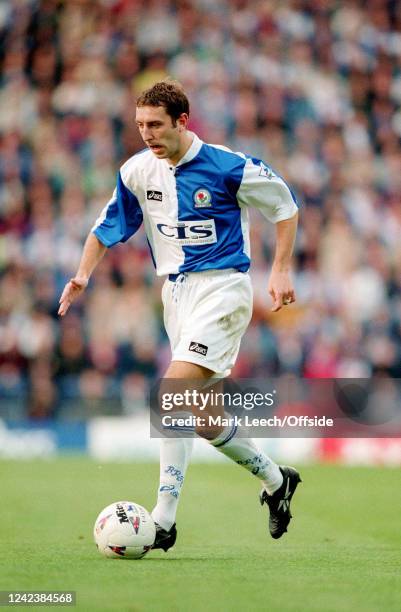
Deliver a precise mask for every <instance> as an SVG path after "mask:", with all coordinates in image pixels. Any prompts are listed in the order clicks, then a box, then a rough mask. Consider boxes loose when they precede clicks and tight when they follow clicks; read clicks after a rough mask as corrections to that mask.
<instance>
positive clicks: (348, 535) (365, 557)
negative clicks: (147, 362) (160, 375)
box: [0, 457, 401, 612]
mask: <svg viewBox="0 0 401 612" xmlns="http://www.w3.org/2000/svg"><path fill="white" fill-rule="evenodd" d="M301 474H302V477H303V481H304V482H303V483H302V484H301V485H300V486H299V488H298V491H297V494H296V496H295V498H294V502H293V508H292V509H293V514H294V520H293V522H292V523H291V525H290V530H289V532H288V533H287V534H285V535H284V536H283V538H282V539H281V540H278V541H274V540H272V539H271V538H270V536H268V534H267V513H266V510H265V509H264V508H263V509H262V508H261V507H260V506H259V503H258V499H257V494H258V490H259V488H258V482H257V481H256V479H254V478H253V477H251V476H250V475H249V474H248V473H247V472H245V471H244V470H241V469H240V468H238V467H237V466H235V465H230V464H229V463H228V462H227V464H225V463H224V464H219V465H216V466H214V465H197V464H193V465H191V466H190V468H189V470H188V475H187V480H186V482H185V485H184V489H183V492H182V498H181V505H180V508H179V514H178V540H177V544H176V546H175V547H174V548H173V549H171V550H170V551H169V552H168V553H167V554H166V553H164V552H163V551H154V552H151V553H150V554H149V555H147V556H146V557H145V558H144V559H142V560H140V561H127V560H123V559H116V560H114V559H110V560H109V559H105V558H103V557H101V556H100V555H99V554H98V552H97V550H96V548H95V546H94V544H93V541H92V527H93V523H94V520H95V518H96V516H97V514H98V512H100V510H101V509H102V508H103V507H104V506H106V505H107V504H109V503H111V502H113V501H117V500H119V499H131V500H133V501H136V502H138V503H140V504H142V505H144V506H145V507H147V508H148V509H149V510H150V509H151V508H152V506H153V503H154V500H155V494H156V493H155V492H156V489H157V482H158V466H157V465H156V464H136V463H131V464H128V463H124V464H105V465H98V464H97V463H95V462H93V461H91V460H89V459H86V458H80V457H71V458H61V459H57V460H54V461H32V462H13V461H1V462H0V482H1V521H0V542H1V553H2V554H1V557H0V559H1V560H0V590H14V589H15V590H17V589H18V590H58V589H59V590H75V591H76V592H77V608H75V609H79V610H85V611H91V610H100V611H101V610H116V611H127V612H128V611H131V612H140V611H149V612H154V611H156V612H157V611H159V610H160V611H161V610H163V611H168V612H169V611H179V612H181V611H182V612H187V611H190V612H197V611H201V610H202V611H204V610H207V611H208V612H214V611H222V612H226V611H227V612H236V611H238V612H239V611H241V612H244V611H245V612H248V611H249V612H255V611H259V610H260V611H262V610H263V611H264V610H267V611H269V612H276V611H277V612H278V611H279V610H280V611H285V612H286V611H294V612H303V611H305V612H314V611H316V612H322V611H323V610H324V611H327V612H331V611H333V612H345V611H352V612H359V611H361V612H378V611H386V612H391V611H393V610H394V611H395V610H397V612H398V611H399V610H400V607H401V579H400V570H401V562H400V558H401V555H400V553H401V530H400V517H401V513H400V508H401V487H400V474H399V470H396V469H385V468H383V469H380V468H345V467H335V466H314V467H304V468H303V469H302V470H301ZM5 609H6V608H5ZM24 609H28V608H25V607H24ZM29 609H32V608H29ZM42 609H43V608H42ZM51 609H52V610H53V609H54V610H55V609H60V608H56V607H54V606H53V607H51Z"/></svg>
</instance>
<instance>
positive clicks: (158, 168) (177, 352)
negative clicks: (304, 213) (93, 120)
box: [59, 80, 300, 551]
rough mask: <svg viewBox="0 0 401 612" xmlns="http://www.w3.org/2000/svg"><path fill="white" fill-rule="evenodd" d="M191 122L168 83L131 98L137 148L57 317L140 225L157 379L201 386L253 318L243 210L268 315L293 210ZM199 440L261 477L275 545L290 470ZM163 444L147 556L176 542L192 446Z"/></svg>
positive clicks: (223, 443) (286, 292)
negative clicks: (161, 374)
mask: <svg viewBox="0 0 401 612" xmlns="http://www.w3.org/2000/svg"><path fill="white" fill-rule="evenodd" d="M188 119H189V102H188V98H187V96H186V94H185V92H184V91H183V89H182V87H181V85H180V84H179V83H177V82H175V81H170V80H167V81H161V82H159V83H156V84H155V85H154V86H153V87H151V88H150V89H148V90H146V91H145V92H144V93H142V95H141V96H140V97H139V99H138V101H137V108H136V123H137V126H138V129H139V132H140V134H141V137H142V139H143V141H144V143H145V144H146V149H144V150H143V151H140V152H139V153H136V154H135V155H133V156H132V157H131V158H130V159H129V160H128V161H127V162H125V164H124V165H123V166H122V167H121V169H120V171H119V173H118V178H117V186H116V189H115V191H114V194H113V196H112V198H111V200H110V201H109V202H108V204H107V205H106V206H105V208H104V209H103V211H102V212H101V214H100V216H99V218H98V219H97V221H96V223H95V225H94V226H93V228H92V230H91V232H90V233H89V235H88V237H87V240H86V242H85V246H84V249H83V253H82V258H81V262H80V265H79V268H78V271H77V273H76V275H75V276H74V278H72V279H71V280H70V281H69V282H68V283H67V284H66V286H65V288H64V291H63V293H62V296H61V298H60V308H59V314H60V315H61V316H64V315H65V314H66V313H67V311H68V308H69V307H70V305H71V303H72V302H73V301H74V300H75V299H76V298H77V297H78V296H79V295H80V294H81V293H82V292H83V291H84V290H85V288H86V286H87V285H88V281H89V278H90V276H91V274H92V272H93V270H94V269H95V267H96V265H97V264H98V263H99V261H100V260H101V258H102V257H103V255H104V253H105V251H106V250H107V249H108V248H110V247H112V246H113V245H115V244H117V243H118V242H125V241H126V240H128V239H129V238H130V237H131V236H132V235H133V234H135V232H136V231H137V230H138V228H139V227H140V225H141V224H142V222H143V223H144V226H145V231H146V235H147V238H148V242H149V247H150V251H151V256H152V259H153V262H154V264H155V267H156V273H157V275H159V276H166V280H165V283H164V286H163V290H162V300H163V305H164V323H165V327H166V331H167V334H168V336H169V340H170V344H171V351H172V359H171V363H170V365H169V367H168V369H167V372H166V373H165V378H166V379H186V380H191V379H192V380H200V381H204V382H205V384H207V381H208V380H210V381H211V380H212V379H213V378H219V377H220V378H221V377H224V376H227V375H228V374H229V373H230V370H231V368H232V367H233V366H234V363H235V360H236V358H237V355H238V351H239V346H240V341H241V338H242V336H243V334H244V332H245V330H246V328H247V326H248V324H249V321H250V319H251V315H252V287H251V282H250V278H249V275H248V269H249V266H250V261H251V260H250V244H249V224H248V208H249V207H254V208H257V209H259V210H260V211H261V213H262V214H263V215H264V216H265V217H266V218H267V219H268V220H269V221H271V222H272V223H274V224H275V226H276V249H275V256H274V261H273V264H272V271H271V274H270V279H269V283H268V291H269V293H270V295H271V296H272V299H273V307H272V310H273V311H278V310H280V309H281V308H282V307H283V306H286V305H288V304H291V303H292V302H294V301H295V293H294V288H293V285H292V282H291V279H290V275H289V270H290V261H291V256H292V251H293V246H294V240H295V234H296V226H297V216H298V209H297V205H296V200H295V198H294V196H293V194H292V193H291V191H290V189H289V188H288V186H287V185H286V183H285V182H284V181H283V180H282V179H281V178H280V177H279V176H277V175H276V174H275V173H274V172H273V171H272V170H271V168H269V167H268V166H267V165H265V164H264V163H263V162H262V161H261V160H258V159H254V158H252V157H249V156H247V155H244V154H243V153H234V152H232V151H231V150H230V149H228V148H226V147H223V146H219V145H209V144H206V143H204V142H202V141H201V140H200V139H199V138H198V136H196V134H194V133H193V132H191V131H189V130H188ZM134 314H135V313H133V315H134ZM199 433H200V435H201V436H203V437H204V438H206V439H207V440H208V442H209V443H210V444H212V445H213V446H214V447H215V448H216V450H218V451H219V452H221V453H223V454H224V455H226V456H227V457H229V458H230V459H232V460H233V461H234V462H236V463H238V464H239V465H242V466H243V467H245V468H246V469H247V470H248V471H250V472H251V473H252V474H253V475H255V476H256V477H257V478H258V479H259V480H261V484H262V491H261V494H260V502H261V504H262V505H263V504H264V503H266V504H267V506H268V508H269V530H270V534H271V536H272V537H273V538H275V539H277V538H280V537H281V536H282V535H283V533H285V532H286V531H287V526H288V524H289V522H290V519H291V513H290V502H291V498H292V496H293V494H294V492H295V489H296V487H297V485H298V482H300V476H299V474H298V472H297V471H296V470H295V469H294V468H290V467H285V466H278V465H276V464H275V463H274V462H273V461H272V460H271V459H270V458H269V457H268V456H267V455H265V454H264V453H263V452H261V451H260V450H259V449H258V448H257V447H256V445H255V443H254V442H253V441H252V440H251V439H249V438H247V437H242V436H240V435H238V434H239V431H238V428H237V426H236V425H232V426H228V427H223V426H221V427H217V426H215V427H214V428H211V429H210V428H209V430H207V428H206V430H205V431H204V432H199ZM160 445H161V446H160V485H159V492H158V499H157V504H156V506H155V508H154V509H153V512H152V517H153V519H154V521H155V523H156V540H155V543H154V546H153V548H162V549H163V550H165V551H167V550H168V549H169V548H171V547H172V546H173V545H174V543H175V541H176V537H177V530H176V525H175V517H176V512H177V507H178V501H179V496H180V491H181V488H182V485H183V482H184V478H185V473H186V469H187V466H188V463H189V461H190V457H191V452H192V445H193V438H175V439H172V438H166V439H162V440H161V441H160Z"/></svg>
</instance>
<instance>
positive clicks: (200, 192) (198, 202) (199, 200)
mask: <svg viewBox="0 0 401 612" xmlns="http://www.w3.org/2000/svg"><path fill="white" fill-rule="evenodd" d="M194 202H195V208H207V207H208V206H211V205H212V194H211V193H210V191H208V190H207V189H197V190H196V191H195V193H194Z"/></svg>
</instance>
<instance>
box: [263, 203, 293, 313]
mask: <svg viewBox="0 0 401 612" xmlns="http://www.w3.org/2000/svg"><path fill="white" fill-rule="evenodd" d="M297 224H298V213H295V215H294V216H293V217H291V218H290V219H285V220H284V221H278V223H276V252H275V255H274V260H273V266H272V271H271V274H270V278H269V284H268V291H269V293H270V295H271V297H272V299H273V306H272V308H271V310H272V311H273V312H277V311H278V310H280V308H281V307H282V306H283V304H291V303H292V302H295V291H294V287H293V284H292V280H291V277H290V268H291V258H292V253H293V250H294V244H295V236H296V232H297Z"/></svg>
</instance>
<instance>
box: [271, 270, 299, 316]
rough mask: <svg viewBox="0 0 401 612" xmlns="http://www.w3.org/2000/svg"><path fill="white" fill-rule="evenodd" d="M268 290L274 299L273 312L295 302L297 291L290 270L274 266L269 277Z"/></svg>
mask: <svg viewBox="0 0 401 612" xmlns="http://www.w3.org/2000/svg"><path fill="white" fill-rule="evenodd" d="M268 291H269V293H270V295H271V297H272V299H273V306H272V308H271V311H272V312H277V311H279V310H281V308H282V307H283V306H288V305H289V304H292V303H293V302H295V291H294V287H293V285H292V281H291V278H290V274H289V272H283V271H280V270H275V269H274V268H273V270H272V273H271V275H270V279H269V285H268Z"/></svg>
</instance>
